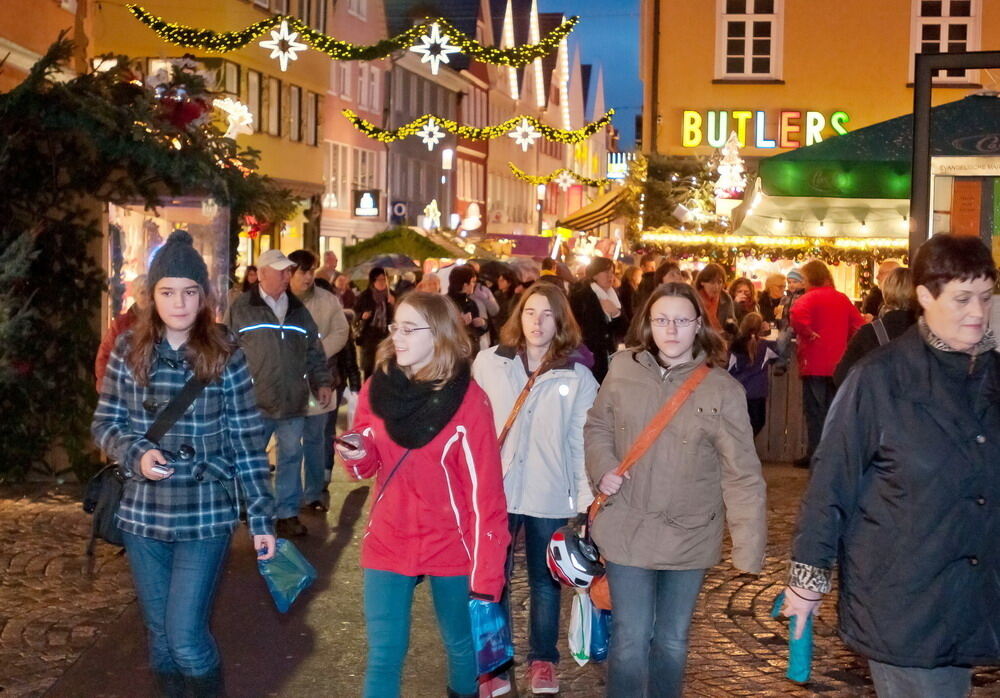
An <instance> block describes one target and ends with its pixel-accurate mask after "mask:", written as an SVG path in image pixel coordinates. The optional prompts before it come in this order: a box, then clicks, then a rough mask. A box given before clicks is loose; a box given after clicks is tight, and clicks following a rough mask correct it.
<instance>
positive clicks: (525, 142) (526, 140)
mask: <svg viewBox="0 0 1000 698" xmlns="http://www.w3.org/2000/svg"><path fill="white" fill-rule="evenodd" d="M507 135H508V136H510V137H511V138H513V139H514V142H515V143H517V144H518V145H519V146H521V150H523V151H525V152H527V151H528V148H530V147H531V146H533V145H534V144H535V141H537V140H538V139H539V138H541V137H542V134H540V133H539V132H538V131H536V130H535V127H534V126H532V125H531V122H530V121H528V120H527V119H521V123H519V124H518V125H517V127H516V128H514V130H513V131H511V132H510V133H508V134H507Z"/></svg>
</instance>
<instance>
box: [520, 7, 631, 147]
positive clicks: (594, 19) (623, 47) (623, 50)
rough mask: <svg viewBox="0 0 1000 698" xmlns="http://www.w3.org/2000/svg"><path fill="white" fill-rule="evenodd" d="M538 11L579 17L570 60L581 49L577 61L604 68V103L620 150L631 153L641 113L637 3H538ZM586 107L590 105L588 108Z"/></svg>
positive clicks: (572, 37)
mask: <svg viewBox="0 0 1000 698" xmlns="http://www.w3.org/2000/svg"><path fill="white" fill-rule="evenodd" d="M538 9H539V11H541V12H562V13H564V14H566V15H580V23H579V24H577V25H576V29H574V30H573V33H572V34H570V35H569V41H570V51H571V53H570V58H571V59H572V51H573V50H575V47H577V46H579V47H580V60H581V61H582V62H583V63H592V64H594V66H595V69H594V76H595V79H596V74H597V73H596V66H597V65H598V64H600V65H601V66H603V67H604V101H605V104H606V105H607V107H609V108H612V107H613V108H614V110H615V116H614V124H615V126H616V127H617V128H618V130H619V131H620V132H621V143H620V146H619V147H620V149H621V150H623V151H624V150H631V148H632V145H633V142H634V139H635V117H636V115H637V114H639V113H640V112H641V111H642V83H641V82H640V80H639V0H539V2H538ZM588 106H589V105H588Z"/></svg>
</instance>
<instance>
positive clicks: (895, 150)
mask: <svg viewBox="0 0 1000 698" xmlns="http://www.w3.org/2000/svg"><path fill="white" fill-rule="evenodd" d="M931 156H932V157H954V156H1000V99H998V98H997V96H996V95H995V94H988V95H987V94H983V95H971V96H969V97H965V98H964V99H959V100H957V101H954V102H948V103H946V104H941V105H939V106H937V107H934V108H933V109H932V110H931ZM912 157H913V115H912V114H906V115H904V116H900V117H897V118H895V119H889V120H888V121H883V122H881V123H877V124H873V125H871V126H866V127H864V128H859V129H858V130H856V131H851V132H850V133H847V134H844V135H842V136H837V137H836V138H831V139H829V140H826V141H822V142H820V143H816V144H814V145H810V146H807V147H804V148H796V149H795V150H790V151H788V152H786V153H781V154H779V155H775V156H773V157H769V158H766V159H764V160H761V162H760V178H761V180H762V182H763V191H764V192H765V193H767V194H769V195H771V196H802V197H839V198H859V199H870V198H876V199H908V198H909V196H910V166H911V160H912Z"/></svg>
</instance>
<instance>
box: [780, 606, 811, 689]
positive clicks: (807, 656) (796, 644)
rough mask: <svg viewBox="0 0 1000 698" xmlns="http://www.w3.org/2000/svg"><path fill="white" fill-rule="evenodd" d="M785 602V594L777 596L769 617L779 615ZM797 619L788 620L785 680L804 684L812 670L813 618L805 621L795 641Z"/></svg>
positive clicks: (793, 617) (794, 617)
mask: <svg viewBox="0 0 1000 698" xmlns="http://www.w3.org/2000/svg"><path fill="white" fill-rule="evenodd" d="M784 602H785V592H781V593H780V594H778V597H777V598H776V599H775V600H774V605H773V606H772V607H771V617H772V618H777V617H778V616H779V615H780V614H781V606H782V604H784ZM797 621H798V618H797V617H796V616H792V617H791V618H789V619H788V671H787V672H785V678H788V679H791V680H792V681H795V682H796V683H805V682H806V681H808V680H809V673H810V671H811V670H812V653H813V617H812V616H809V618H808V619H807V620H806V627H805V630H804V631H803V632H802V637H800V638H799V639H797V640H796V639H795V627H796V622H797Z"/></svg>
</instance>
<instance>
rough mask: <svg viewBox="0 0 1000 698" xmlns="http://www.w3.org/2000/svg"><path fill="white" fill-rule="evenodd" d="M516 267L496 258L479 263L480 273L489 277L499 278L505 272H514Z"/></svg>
mask: <svg viewBox="0 0 1000 698" xmlns="http://www.w3.org/2000/svg"><path fill="white" fill-rule="evenodd" d="M513 271H514V269H513V268H512V267H511V266H510V265H509V264H507V263H506V262H498V261H497V260H495V259H491V260H489V261H485V262H481V263H480V264H479V275H480V276H483V277H486V278H487V279H494V280H496V279H498V278H500V275H501V274H503V273H504V272H513Z"/></svg>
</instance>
